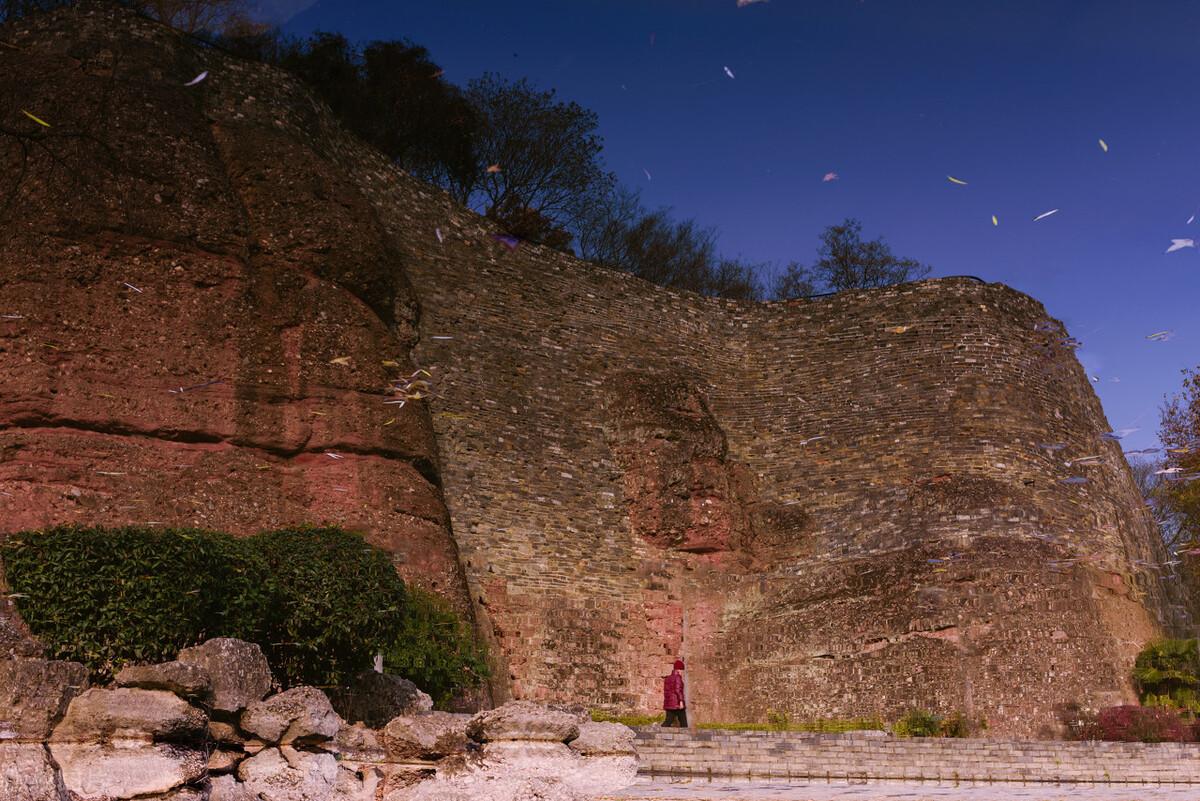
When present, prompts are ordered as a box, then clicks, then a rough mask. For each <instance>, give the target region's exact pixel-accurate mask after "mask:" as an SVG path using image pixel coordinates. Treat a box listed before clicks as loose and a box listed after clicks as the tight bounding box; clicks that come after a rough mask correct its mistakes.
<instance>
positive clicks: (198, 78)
mask: <svg viewBox="0 0 1200 801" xmlns="http://www.w3.org/2000/svg"><path fill="white" fill-rule="evenodd" d="M207 77H208V70H205V71H204V72H202V73H200V74H199V75H197V76H196V77H195V78H192V79H191V80H190V81H188V82H187V83H185V84H184V86H195V85H196V84H198V83H200V82H201V81H203V80H204V79H205V78H207Z"/></svg>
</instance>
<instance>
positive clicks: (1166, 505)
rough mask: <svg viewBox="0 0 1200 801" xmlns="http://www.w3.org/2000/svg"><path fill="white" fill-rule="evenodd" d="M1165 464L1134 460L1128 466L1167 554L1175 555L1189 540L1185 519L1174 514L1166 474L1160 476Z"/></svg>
mask: <svg viewBox="0 0 1200 801" xmlns="http://www.w3.org/2000/svg"><path fill="white" fill-rule="evenodd" d="M1165 464H1166V463H1165V462H1163V461H1151V460H1145V459H1134V460H1132V461H1130V462H1129V469H1130V471H1132V472H1133V480H1134V483H1136V484H1137V488H1138V491H1139V492H1141V494H1142V497H1143V498H1144V499H1145V501H1146V507H1147V508H1148V509H1149V510H1150V514H1151V516H1152V517H1153V518H1154V524H1155V525H1156V526H1157V527H1158V532H1159V536H1161V537H1162V541H1163V544H1164V545H1166V546H1167V551H1168V552H1170V553H1174V552H1175V550H1176V548H1178V547H1179V546H1180V545H1181V544H1183V542H1184V540H1185V539H1187V537H1186V536H1185V529H1184V526H1183V517H1182V516H1181V515H1180V514H1179V513H1178V512H1176V511H1175V509H1174V507H1173V505H1172V502H1171V486H1170V484H1169V483H1168V482H1167V481H1164V480H1163V475H1164V474H1162V473H1159V472H1158V471H1159V470H1161V469H1162V468H1163V467H1164V466H1165Z"/></svg>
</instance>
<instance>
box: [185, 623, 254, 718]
mask: <svg viewBox="0 0 1200 801" xmlns="http://www.w3.org/2000/svg"><path fill="white" fill-rule="evenodd" d="M176 661H177V662H182V663H183V664H185V665H191V666H194V667H197V668H200V669H201V670H203V671H205V672H206V673H207V674H208V676H209V679H210V681H211V687H212V701H211V703H212V708H213V709H214V710H216V711H218V712H236V711H238V710H239V709H244V708H245V707H247V706H249V705H250V704H252V703H254V702H255V701H258V700H260V699H261V698H263V696H265V695H266V694H267V693H268V692H270V690H271V685H272V684H273V683H274V679H273V678H272V677H271V666H270V665H269V664H267V657H266V656H264V655H263V652H262V648H260V647H259V646H258V645H256V644H255V643H250V642H245V641H243V640H235V639H233V638H232V637H215V638H213V639H211V640H208V641H206V642H204V643H201V644H200V645H196V646H193V647H191V648H184V649H183V650H182V651H180V652H179V657H178V659H176Z"/></svg>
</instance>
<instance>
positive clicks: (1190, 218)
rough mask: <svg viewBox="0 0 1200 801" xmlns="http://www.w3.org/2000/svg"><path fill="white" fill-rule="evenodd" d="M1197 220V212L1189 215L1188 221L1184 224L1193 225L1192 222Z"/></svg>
mask: <svg viewBox="0 0 1200 801" xmlns="http://www.w3.org/2000/svg"><path fill="white" fill-rule="evenodd" d="M1195 221H1196V215H1195V214H1193V215H1192V216H1191V217H1188V221H1187V222H1185V223H1184V225H1191V224H1192V223H1194V222H1195Z"/></svg>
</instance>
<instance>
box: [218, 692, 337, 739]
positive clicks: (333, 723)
mask: <svg viewBox="0 0 1200 801" xmlns="http://www.w3.org/2000/svg"><path fill="white" fill-rule="evenodd" d="M340 725H341V720H340V719H339V718H338V716H337V713H336V712H334V711H333V707H332V706H331V705H330V704H329V699H328V698H326V697H325V693H323V692H321V691H320V690H318V689H317V688H315V687H293V688H292V689H290V690H288V691H287V692H282V693H279V694H278V695H272V696H271V697H270V698H267V699H265V700H262V701H255V702H254V703H252V704H250V706H248V707H247V708H246V711H245V712H243V713H242V729H243V730H245V731H247V732H249V733H250V734H256V735H258V736H259V737H261V738H262V740H263V741H264V742H267V743H282V744H284V745H290V744H292V743H300V742H304V743H313V742H322V741H324V740H332V739H333V738H334V737H337V733H338V727H339V726H340Z"/></svg>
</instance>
